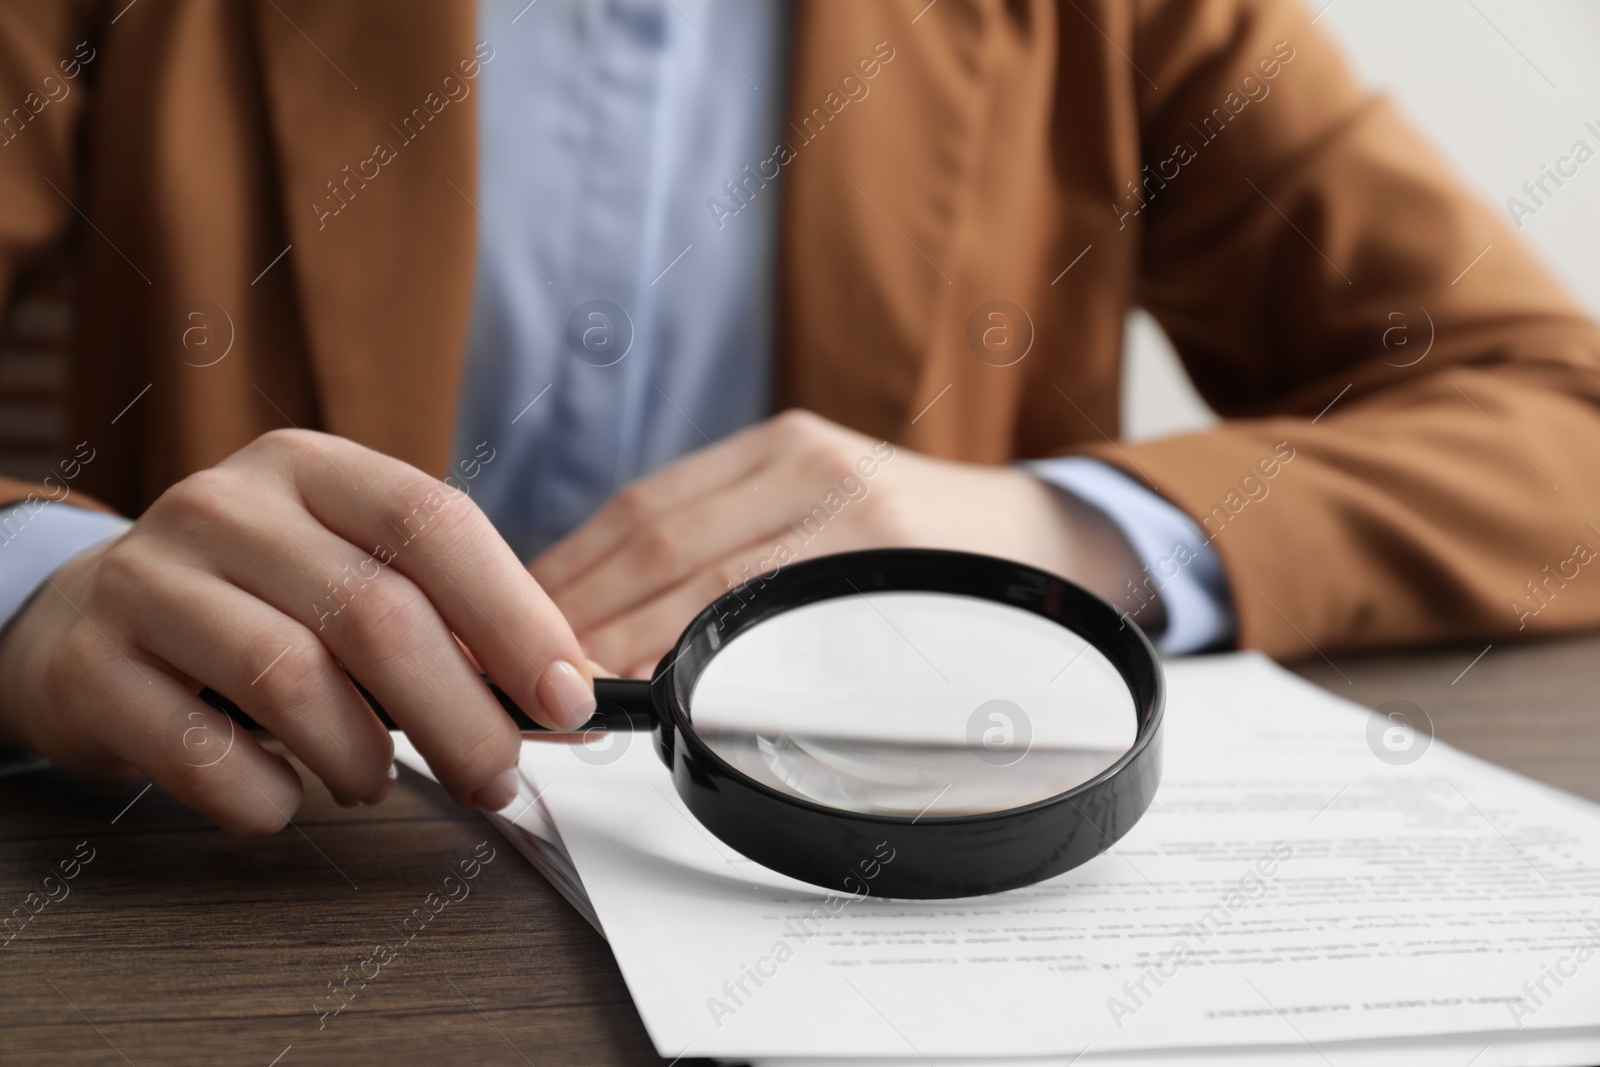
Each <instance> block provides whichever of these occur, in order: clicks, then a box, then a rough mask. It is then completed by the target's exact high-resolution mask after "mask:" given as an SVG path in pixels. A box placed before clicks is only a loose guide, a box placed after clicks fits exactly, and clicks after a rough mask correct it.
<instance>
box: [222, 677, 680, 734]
mask: <svg viewBox="0 0 1600 1067" xmlns="http://www.w3.org/2000/svg"><path fill="white" fill-rule="evenodd" d="M480 677H482V678H483V682H484V684H485V685H487V686H488V687H489V692H491V693H493V694H494V698H495V699H496V700H498V701H499V702H500V706H501V707H502V708H504V709H505V710H506V714H507V715H510V716H511V719H512V721H513V722H515V723H516V724H517V728H518V729H519V730H522V731H524V732H525V733H534V732H538V733H544V732H547V731H548V727H544V726H540V725H539V724H538V723H536V722H534V721H533V719H532V718H530V717H529V716H528V713H527V712H525V711H523V710H522V709H521V708H519V707H517V705H516V704H515V703H514V702H513V701H512V699H511V698H510V697H508V696H506V694H505V693H504V692H503V691H501V689H500V687H499V686H497V685H495V684H494V683H493V682H491V681H490V680H489V676H488V675H487V674H485V675H481V676H480ZM350 681H351V684H353V685H354V686H355V687H356V691H357V692H359V693H360V694H361V695H362V697H363V698H365V700H366V702H367V704H368V705H370V706H371V708H372V712H373V714H374V715H376V716H377V717H378V721H379V722H381V723H383V725H384V726H385V727H386V728H387V729H390V730H399V729H400V728H401V727H400V726H399V725H398V724H396V722H395V721H394V720H393V719H391V718H390V717H389V713H388V712H387V711H384V710H383V705H381V704H379V703H378V699H377V698H376V697H374V696H373V695H372V694H371V693H369V692H367V690H366V687H365V686H363V685H362V684H361V683H360V682H358V681H356V680H355V679H354V678H351V679H350ZM594 695H595V702H596V703H597V704H598V705H599V706H598V707H597V708H596V709H595V713H594V717H593V718H591V719H590V720H589V721H588V722H586V723H584V725H583V726H582V727H580V728H579V729H578V730H576V731H574V732H575V733H582V732H583V731H585V730H625V731H633V730H653V729H655V726H656V713H655V710H654V708H653V707H652V705H651V703H650V683H649V682H647V681H643V680H640V679H635V678H596V679H595V680H594ZM200 699H201V700H203V701H205V702H206V703H207V704H210V705H211V706H212V707H213V708H216V709H217V710H218V711H220V712H222V714H224V715H226V716H227V717H228V718H230V719H232V720H233V721H234V722H236V723H238V724H239V725H240V726H243V727H244V728H245V729H246V730H263V729H265V727H263V726H262V725H261V724H260V723H258V722H256V721H255V720H254V719H252V718H251V717H250V716H249V715H248V714H246V713H245V711H244V709H243V708H241V707H239V705H237V704H235V703H234V702H233V701H231V700H229V699H228V698H227V697H225V696H223V695H222V694H221V693H219V692H217V691H216V690H214V689H202V690H200Z"/></svg>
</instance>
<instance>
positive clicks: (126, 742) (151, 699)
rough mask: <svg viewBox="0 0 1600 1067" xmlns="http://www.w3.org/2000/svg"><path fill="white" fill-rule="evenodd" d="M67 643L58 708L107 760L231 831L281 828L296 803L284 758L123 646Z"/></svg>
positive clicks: (86, 639) (296, 786)
mask: <svg viewBox="0 0 1600 1067" xmlns="http://www.w3.org/2000/svg"><path fill="white" fill-rule="evenodd" d="M67 641H68V643H69V646H71V647H69V648H68V649H66V650H64V651H66V652H67V653H68V654H67V655H66V656H65V657H63V662H69V663H73V664H75V665H76V666H77V668H78V669H76V670H74V671H72V672H71V674H70V675H69V676H59V677H57V678H56V679H55V680H54V688H55V690H56V693H57V701H58V706H60V707H63V708H65V709H66V711H65V714H67V715H70V716H71V717H72V718H74V719H76V720H77V721H78V723H79V724H80V726H79V728H80V729H83V730H88V731H94V732H95V733H97V734H98V736H99V738H100V741H101V743H102V744H103V745H104V746H105V748H106V749H107V751H108V752H110V753H111V754H112V755H113V756H114V757H115V758H117V759H119V760H121V761H123V762H125V763H128V764H130V765H132V766H134V767H136V768H138V769H139V770H140V771H141V772H143V773H144V774H145V775H146V776H147V777H149V778H150V780H151V781H153V782H154V783H155V784H156V785H157V786H160V787H161V788H162V789H164V790H166V791H167V792H168V793H170V794H172V796H174V797H176V798H177V800H178V801H179V802H180V803H181V804H183V805H184V806H185V807H187V808H189V809H190V810H192V811H196V812H198V813H200V814H201V815H204V816H205V817H206V818H208V819H210V820H211V821H212V822H214V823H216V824H217V825H218V826H220V827H221V828H222V829H223V830H226V831H227V832H228V833H230V834H235V835H238V836H241V837H250V836H257V835H263V834H272V833H276V832H278V831H279V830H281V829H283V827H284V826H285V825H287V824H288V822H289V820H290V818H292V817H293V815H294V813H295V811H296V810H297V809H298V808H299V807H300V801H301V799H302V798H303V796H304V787H303V786H302V785H301V783H300V778H299V776H298V775H297V774H295V772H294V768H293V767H292V766H290V765H289V761H288V760H286V759H284V758H283V757H282V756H279V755H276V754H274V753H271V752H268V751H267V750H266V749H264V748H262V747H261V746H260V745H258V744H256V742H255V741H254V740H252V739H251V737H250V736H249V734H248V733H246V732H245V731H244V730H243V729H242V728H238V727H236V725H235V723H234V722H233V721H232V720H231V719H229V718H228V717H227V716H225V715H223V714H222V713H221V712H219V711H216V710H215V709H214V708H211V707H209V706H208V705H206V704H205V703H204V702H202V701H201V700H200V699H199V698H198V697H196V696H195V695H194V693H193V692H191V691H190V690H189V689H187V688H186V687H185V684H184V683H183V682H181V681H179V680H178V679H176V678H174V677H173V676H172V674H171V673H170V672H169V670H168V669H167V668H166V666H165V665H163V664H162V663H160V662H159V661H158V660H156V659H154V658H153V657H150V656H148V655H146V654H144V653H142V652H141V651H140V650H138V649H137V648H133V647H131V643H129V642H125V641H120V640H119V642H118V645H116V646H114V645H112V644H111V642H110V640H109V639H108V638H107V637H105V636H104V635H103V634H102V633H100V632H99V631H96V630H93V629H90V628H79V629H77V630H74V631H73V633H72V634H71V635H69V637H68V638H67ZM119 646H120V647H119ZM108 711H109V712H110V714H108Z"/></svg>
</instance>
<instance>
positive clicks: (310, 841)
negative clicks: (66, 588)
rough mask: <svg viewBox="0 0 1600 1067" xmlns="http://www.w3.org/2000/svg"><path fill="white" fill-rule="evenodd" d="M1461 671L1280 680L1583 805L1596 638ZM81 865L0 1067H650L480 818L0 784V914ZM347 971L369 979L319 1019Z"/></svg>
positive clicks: (554, 919) (405, 795) (585, 956)
mask: <svg viewBox="0 0 1600 1067" xmlns="http://www.w3.org/2000/svg"><path fill="white" fill-rule="evenodd" d="M1481 651H1482V649H1480V648H1467V649H1454V650H1442V651H1433V652H1426V653H1408V654H1404V655H1385V656H1367V657H1336V659H1335V662H1334V663H1332V664H1330V663H1328V662H1325V661H1324V660H1322V659H1315V660H1312V661H1309V662H1306V663H1302V664H1299V665H1297V666H1296V669H1297V670H1299V671H1300V672H1301V673H1302V674H1304V675H1305V676H1306V677H1308V678H1310V679H1312V680H1313V681H1315V682H1318V683H1319V684H1322V685H1325V686H1327V687H1328V688H1329V689H1331V690H1333V691H1334V692H1336V693H1339V694H1340V695H1342V696H1347V697H1350V698H1351V699H1354V700H1357V701H1360V702H1362V703H1365V704H1368V705H1370V706H1374V707H1375V706H1378V705H1380V704H1383V703H1385V702H1386V701H1390V700H1400V699H1403V700H1410V701H1413V702H1415V703H1416V704H1418V705H1420V706H1421V707H1422V708H1423V709H1424V710H1425V711H1426V712H1427V713H1428V716H1429V717H1430V718H1431V720H1432V722H1433V726H1434V728H1435V731H1436V733H1437V735H1438V736H1439V737H1440V738H1442V739H1443V740H1446V741H1449V742H1450V743H1452V744H1454V745H1456V746H1458V747H1460V748H1463V749H1466V750H1467V751H1470V752H1473V753H1475V754H1477V755H1480V756H1483V757H1485V758H1487V759H1490V760H1494V761H1496V762H1498V763H1502V764H1504V765H1506V766H1508V767H1511V768H1514V769H1515V770H1518V771H1521V772H1522V773H1524V774H1528V775H1532V776H1534V777H1537V778H1541V779H1544V780H1545V781H1548V782H1550V783H1552V784H1555V785H1557V786H1560V787H1562V788H1564V789H1568V790H1570V791H1572V792H1575V793H1581V794H1583V795H1585V796H1588V797H1591V798H1594V799H1597V800H1600V709H1597V703H1600V700H1597V694H1600V637H1585V638H1580V639H1573V640H1567V641H1560V642H1548V643H1544V644H1538V645H1524V646H1503V647H1502V646H1496V647H1494V648H1491V649H1490V650H1489V651H1488V652H1487V653H1486V654H1484V655H1483V656H1482V657H1481V658H1479V659H1476V660H1474V657H1476V656H1478V654H1479V653H1480V652H1481ZM1463 670H1465V673H1462V672H1463ZM302 774H304V770H303V768H302ZM485 841H487V842H488V844H489V847H491V848H493V849H495V850H496V852H495V857H494V859H493V860H492V861H491V862H490V863H488V864H487V865H486V866H484V867H483V868H482V869H481V872H480V873H479V875H478V877H477V878H476V879H474V880H473V882H472V883H471V895H470V896H469V897H467V898H466V899H464V900H461V901H460V902H459V903H451V904H449V905H447V906H445V907H444V908H443V910H442V911H440V912H439V914H438V915H437V916H436V917H434V918H433V919H432V920H431V921H430V922H429V923H428V924H427V926H425V927H423V928H422V932H421V933H420V934H419V935H417V936H416V937H415V938H413V939H411V940H410V941H409V942H408V943H406V944H405V947H404V948H403V949H402V950H400V952H399V954H398V955H397V956H395V957H394V958H393V959H392V960H391V961H390V962H388V963H387V964H385V965H383V966H381V967H378V965H377V964H375V963H367V964H366V965H365V966H363V961H368V960H371V959H372V949H373V947H374V946H375V945H377V944H378V943H380V942H385V943H388V944H389V945H390V946H396V945H399V944H400V943H401V941H402V940H403V937H402V934H401V933H400V932H399V931H398V929H397V928H398V927H399V925H400V924H401V923H402V921H403V920H404V919H405V918H406V916H407V915H408V914H410V913H411V911H412V909H414V908H421V907H423V906H424V905H423V902H424V900H425V898H426V897H427V896H428V894H429V893H431V892H438V891H439V890H440V889H441V887H442V885H443V881H444V878H445V876H446V875H447V874H449V873H452V872H453V871H455V870H456V868H457V865H458V863H459V862H460V861H461V860H465V859H470V858H471V857H472V856H473V855H474V852H475V849H476V848H477V846H478V844H479V842H485ZM80 842H87V843H88V846H89V847H90V848H92V849H93V850H94V859H93V860H92V861H91V862H90V863H89V864H88V865H87V866H85V867H83V868H82V869H81V871H80V873H79V874H78V876H77V878H76V879H74V880H73V881H72V882H70V883H68V887H69V888H70V895H68V896H66V897H65V898H63V899H60V900H59V901H55V902H52V903H49V904H48V905H46V906H45V907H44V909H43V910H42V911H40V912H39V914H38V915H37V916H36V917H35V918H33V920H32V921H31V922H30V923H29V924H28V925H27V926H26V927H24V928H23V929H22V931H21V933H19V934H17V936H16V937H15V938H14V939H13V940H12V941H11V942H10V943H9V944H8V945H6V946H4V947H3V948H0V1062H3V1063H6V1064H12V1063H18V1064H35V1063H40V1064H43V1063H49V1064H122V1063H131V1064H135V1065H137V1067H149V1065H154V1064H205V1065H208V1067H209V1065H213V1064H227V1065H241V1067H243V1065H257V1067H268V1065H271V1064H274V1063H275V1064H277V1065H279V1067H301V1065H304V1064H318V1063H324V1064H340V1065H342V1067H353V1065H357V1064H369V1063H372V1064H385V1065H398V1064H409V1063H429V1064H433V1063H450V1064H476V1063H484V1064H521V1063H528V1064H534V1063H537V1064H539V1065H540V1067H545V1065H549V1064H566V1063H571V1064H595V1065H603V1064H624V1063H656V1064H659V1063H660V1062H662V1061H661V1060H660V1058H659V1057H657V1056H656V1054H655V1052H654V1051H653V1050H652V1048H651V1046H650V1042H649V1039H648V1038H647V1037H646V1035H645V1031H644V1027H643V1025H642V1024H641V1023H640V1021H639V1016H638V1014H637V1013H636V1012H635V1011H634V1008H633V1005H632V1003H631V1001H630V1000H629V998H628V991H627V989H626V987H625V986H624V985H623V982H622V978H621V976H620V975H619V974H618V972H617V966H616V963H615V962H614V961H613V959H612V957H611V954H610V952H609V951H608V950H607V948H606V945H605V942H604V941H602V940H601V938H600V937H599V936H598V935H597V934H596V933H595V932H594V931H593V930H592V929H590V927H589V926H588V924H587V923H585V922H584V921H583V919H581V918H579V917H578V915H577V914H576V913H575V912H574V911H573V910H572V909H571V908H570V907H569V906H568V905H567V903H566V902H565V901H564V900H562V899H561V897H560V896H559V895H558V894H557V893H556V892H555V891H554V890H553V889H551V888H550V886H549V885H548V884H547V883H546V882H545V881H544V880H543V879H542V878H541V877H540V876H539V875H538V874H536V873H535V872H534V870H533V869H532V867H530V866H529V865H528V864H527V863H526V862H525V861H524V860H523V859H522V857H521V856H519V855H518V854H517V853H516V852H515V851H514V850H513V849H512V848H511V847H510V846H509V845H508V844H507V843H506V842H505V841H504V840H503V839H502V838H501V837H500V835H499V834H498V833H496V832H495V831H494V830H493V829H492V828H491V827H490V826H489V824H488V823H487V822H486V821H485V820H484V819H483V818H482V817H481V816H478V815H476V814H473V813H470V812H465V811H461V810H458V809H456V808H455V807H454V806H453V805H452V804H451V803H450V802H449V801H448V800H446V799H445V798H444V797H443V796H442V795H441V794H440V793H439V792H438V790H437V789H436V788H435V787H433V786H432V785H430V784H429V783H428V782H426V781H424V780H422V779H420V778H418V777H416V776H415V775H411V774H409V773H406V772H404V771H403V772H402V776H401V783H400V787H399V789H397V790H396V793H395V795H394V796H393V797H392V798H391V799H390V801H389V802H388V803H387V804H384V805H383V806H382V807H380V808H376V809H373V808H362V809H357V810H354V811H347V810H344V809H341V808H339V807H337V806H336V805H334V804H333V803H332V801H331V800H330V799H329V797H328V795H327V794H326V793H325V792H323V791H322V790H321V789H320V787H319V786H318V785H317V784H316V783H315V780H314V779H308V783H307V791H306V804H305V806H304V808H302V810H301V812H300V815H299V817H298V818H297V819H296V820H295V828H294V829H290V830H287V831H285V832H284V833H282V834H280V835H278V836H277V837H274V838H271V839H268V840H264V841H235V840H232V839H230V838H228V837H226V836H224V835H223V834H221V833H220V832H218V831H216V830H213V829H211V828H210V827H209V826H208V825H207V824H206V823H204V822H203V821H201V820H200V819H199V818H198V817H196V816H194V815H191V814H190V813H188V812H187V811H186V810H184V809H183V808H181V807H180V806H179V805H178V804H177V803H175V802H174V801H173V800H171V799H170V798H168V797H167V796H165V795H164V794H162V793H160V792H159V791H155V790H151V791H150V792H148V793H144V794H140V792H139V790H138V789H129V790H124V791H118V792H112V793H106V792H95V791H90V790H86V789H83V788H81V787H78V786H75V785H74V784H72V783H70V782H68V781H66V780H64V779H62V778H61V777H59V776H58V775H56V774H55V773H53V772H49V771H41V772H36V773H31V774H26V775H19V776H14V777H12V778H9V779H6V780H3V781H0V914H4V912H5V911H9V909H11V908H13V907H16V906H18V905H20V904H21V903H22V901H23V898H24V897H25V896H26V895H27V894H28V893H29V892H38V891H40V890H41V887H42V883H43V880H44V878H45V876H46V875H48V874H49V873H51V872H52V871H53V870H55V869H56V867H57V865H58V864H59V863H60V861H62V860H66V859H70V858H71V857H72V856H73V855H74V853H75V851H79V849H78V846H79V844H80ZM84 854H87V852H86V851H85V852H84ZM53 892H54V893H56V894H57V895H59V893H60V890H59V889H56V890H53ZM454 892H456V894H457V895H459V892H460V891H459V890H455V891H454ZM436 899H437V898H436ZM436 906H437V905H436ZM413 927H415V923H413ZM3 937H4V935H3V934H0V939H3ZM347 967H348V968H350V970H346V968H347ZM358 970H360V971H363V972H364V974H366V975H372V974H373V972H374V970H376V972H377V973H376V976H375V977H373V978H372V980H371V981H370V982H368V984H367V985H366V987H365V988H361V987H360V984H359V978H358V979H356V980H352V981H350V982H349V984H348V988H349V989H351V990H354V993H353V994H350V1001H349V1006H348V1007H346V1008H345V1009H344V1010H343V1011H342V1012H341V1013H340V1014H339V1015H337V1016H329V1017H327V1018H325V1019H319V1016H318V1012H319V1010H322V1009H326V1008H328V1007H330V1006H331V1005H333V1004H334V1003H335V1001H333V999H332V994H331V993H330V987H331V984H337V983H340V982H341V981H343V980H344V979H345V977H346V976H347V975H349V974H352V973H355V972H356V971H358Z"/></svg>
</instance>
